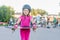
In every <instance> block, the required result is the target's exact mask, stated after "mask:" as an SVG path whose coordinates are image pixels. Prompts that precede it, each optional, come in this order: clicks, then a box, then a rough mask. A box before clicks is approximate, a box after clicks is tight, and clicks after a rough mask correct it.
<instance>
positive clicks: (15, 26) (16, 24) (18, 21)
mask: <svg viewBox="0 0 60 40" xmlns="http://www.w3.org/2000/svg"><path fill="white" fill-rule="evenodd" d="M20 21H21V19H20V18H18V20H17V22H16V23H15V25H14V28H15V29H16V28H17V26H18V24H19V23H20Z"/></svg>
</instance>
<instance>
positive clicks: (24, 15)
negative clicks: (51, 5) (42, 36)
mask: <svg viewBox="0 0 60 40" xmlns="http://www.w3.org/2000/svg"><path fill="white" fill-rule="evenodd" d="M29 15H30V14H29V13H28V14H27V16H29ZM22 16H25V14H24V13H22Z"/></svg>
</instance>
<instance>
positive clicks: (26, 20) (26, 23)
mask: <svg viewBox="0 0 60 40" xmlns="http://www.w3.org/2000/svg"><path fill="white" fill-rule="evenodd" d="M30 12H31V7H30V6H29V5H27V4H26V5H24V6H23V10H22V15H21V16H20V17H19V19H18V21H17V22H16V24H15V25H14V29H17V25H18V24H19V23H20V22H21V24H20V36H21V40H29V36H30V22H32V24H33V31H35V30H36V23H35V21H33V19H32V17H31V16H30V15H29V13H30Z"/></svg>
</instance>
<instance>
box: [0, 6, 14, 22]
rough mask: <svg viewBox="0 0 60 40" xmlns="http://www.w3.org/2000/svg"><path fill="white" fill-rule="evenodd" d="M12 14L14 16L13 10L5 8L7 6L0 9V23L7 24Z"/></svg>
mask: <svg viewBox="0 0 60 40" xmlns="http://www.w3.org/2000/svg"><path fill="white" fill-rule="evenodd" d="M13 14H14V10H13V8H11V7H10V6H9V7H7V6H1V7H0V21H1V22H8V21H9V19H10V18H11V17H12V15H13Z"/></svg>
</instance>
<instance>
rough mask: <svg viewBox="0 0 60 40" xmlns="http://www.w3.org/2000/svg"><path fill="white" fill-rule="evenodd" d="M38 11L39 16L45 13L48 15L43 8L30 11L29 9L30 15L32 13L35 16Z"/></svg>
mask: <svg viewBox="0 0 60 40" xmlns="http://www.w3.org/2000/svg"><path fill="white" fill-rule="evenodd" d="M38 13H39V14H40V15H41V16H43V15H45V14H46V15H48V13H47V12H46V11H45V10H42V9H32V11H31V15H33V16H36V15H37V14H38Z"/></svg>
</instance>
